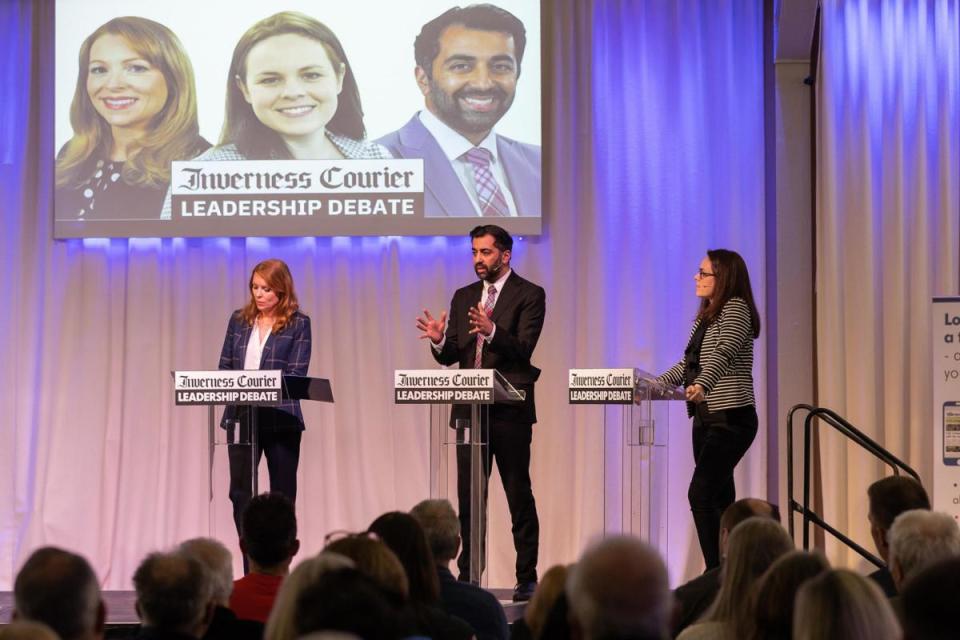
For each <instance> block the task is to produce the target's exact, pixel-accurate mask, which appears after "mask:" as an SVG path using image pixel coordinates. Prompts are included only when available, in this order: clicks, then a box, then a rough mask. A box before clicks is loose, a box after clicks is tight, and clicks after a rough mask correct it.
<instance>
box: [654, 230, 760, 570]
mask: <svg viewBox="0 0 960 640" xmlns="http://www.w3.org/2000/svg"><path fill="white" fill-rule="evenodd" d="M694 281H695V282H696V285H697V286H696V294H697V297H698V298H700V308H699V310H698V311H697V317H696V319H695V320H694V323H693V330H692V331H691V334H690V341H689V342H688V343H687V348H686V350H685V351H684V355H683V358H682V359H681V360H680V361H679V362H678V363H677V364H675V365H674V366H673V367H671V368H670V370H669V371H667V372H666V373H664V374H663V375H661V376H659V378H658V379H659V380H660V381H661V382H664V383H666V384H670V385H674V386H680V385H682V386H683V387H684V389H685V391H686V396H687V414H688V415H689V416H690V417H692V418H693V459H694V463H695V465H696V466H695V467H694V470H693V479H692V480H691V481H690V489H689V491H688V494H687V495H688V499H689V500H690V510H691V511H692V512H693V521H694V524H695V525H696V527H697V537H698V538H699V540H700V549H701V550H702V551H703V559H704V561H705V562H706V565H707V569H712V568H714V567H718V566H719V565H720V551H719V538H720V515H721V514H722V513H723V511H724V509H726V508H727V507H728V506H730V505H731V504H733V502H734V500H736V490H735V488H734V484H733V470H734V467H736V466H737V463H738V462H739V461H740V458H742V457H743V454H744V453H746V452H747V449H749V448H750V444H751V443H752V442H753V439H754V437H755V436H756V435H757V410H756V406H755V405H756V402H755V400H754V396H753V341H754V340H755V339H756V338H757V337H758V336H759V335H760V315H759V314H758V313H757V307H756V305H755V304H754V302H753V291H752V290H751V288H750V275H749V274H748V273H747V265H746V264H745V263H744V261H743V258H741V257H740V255H739V254H737V253H736V252H734V251H729V250H727V249H713V250H711V251H707V257H705V258H704V259H703V261H702V262H701V263H700V269H699V270H698V271H697V273H696V274H694Z"/></svg>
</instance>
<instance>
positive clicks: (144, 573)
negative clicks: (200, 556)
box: [133, 551, 214, 638]
mask: <svg viewBox="0 0 960 640" xmlns="http://www.w3.org/2000/svg"><path fill="white" fill-rule="evenodd" d="M133 586H134V589H136V592H137V602H136V609H137V615H139V616H140V621H141V622H142V623H143V626H144V627H150V628H152V629H156V630H158V631H161V632H168V633H170V632H173V633H181V634H184V635H188V636H194V637H196V638H201V637H203V634H204V632H205V631H206V629H207V627H208V626H209V624H210V621H211V620H212V618H213V610H214V606H213V602H212V598H211V594H212V592H213V589H212V585H211V579H210V577H209V575H208V574H207V572H206V570H205V569H204V567H203V565H202V564H201V563H200V562H199V561H198V560H196V559H195V558H193V557H191V556H189V555H187V554H185V553H181V552H179V551H172V552H168V553H161V552H157V553H151V554H150V555H148V556H147V557H146V558H144V560H143V562H141V563H140V566H139V567H137V570H136V571H135V572H134V574H133Z"/></svg>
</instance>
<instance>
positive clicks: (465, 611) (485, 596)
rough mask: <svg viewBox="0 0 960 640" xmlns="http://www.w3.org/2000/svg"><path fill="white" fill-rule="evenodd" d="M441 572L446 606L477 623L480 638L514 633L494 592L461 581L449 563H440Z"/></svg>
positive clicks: (493, 639) (502, 638)
mask: <svg viewBox="0 0 960 640" xmlns="http://www.w3.org/2000/svg"><path fill="white" fill-rule="evenodd" d="M437 575H438V577H439V578H440V604H441V605H442V606H443V610H444V611H446V612H447V613H449V614H450V615H454V616H457V617H458V618H460V619H461V620H465V621H466V622H467V623H468V624H469V625H470V626H471V627H473V630H474V632H476V634H477V640H507V638H509V637H510V631H509V630H508V627H507V617H506V616H505V615H504V613H503V607H502V606H500V603H499V602H498V601H497V599H496V598H495V597H494V596H493V594H492V593H490V592H489V591H484V590H483V589H481V588H480V587H478V586H476V585H472V584H470V583H469V582H460V581H458V580H457V579H456V578H454V577H453V574H452V573H450V570H449V569H447V568H446V567H437Z"/></svg>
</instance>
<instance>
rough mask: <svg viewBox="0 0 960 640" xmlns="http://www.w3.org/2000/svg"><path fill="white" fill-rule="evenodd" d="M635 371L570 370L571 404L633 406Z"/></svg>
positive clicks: (569, 391)
mask: <svg viewBox="0 0 960 640" xmlns="http://www.w3.org/2000/svg"><path fill="white" fill-rule="evenodd" d="M635 382H636V380H635V378H634V375H633V369H570V377H569V379H568V381H567V389H568V393H569V395H570V404H632V403H633V390H634V385H635Z"/></svg>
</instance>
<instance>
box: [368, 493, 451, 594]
mask: <svg viewBox="0 0 960 640" xmlns="http://www.w3.org/2000/svg"><path fill="white" fill-rule="evenodd" d="M369 531H370V532H371V533H375V534H377V535H378V536H379V537H380V540H382V541H383V543H384V544H385V545H387V546H388V547H389V548H390V550H391V551H393V552H394V553H395V554H397V558H399V559H400V563H401V564H402V565H403V569H404V571H406V573H407V580H408V581H409V582H410V600H411V602H413V603H415V604H423V605H428V606H430V605H436V604H438V603H439V601H440V580H439V578H438V576H437V566H436V563H435V562H434V559H433V552H432V551H430V545H429V544H428V543H427V536H426V534H425V533H424V532H423V527H421V526H420V523H419V522H417V520H416V519H415V518H414V517H413V516H411V515H410V514H408V513H403V512H402V511H391V512H388V513H385V514H383V515H382V516H380V517H379V518H377V519H376V520H374V521H373V523H371V525H370V529H369Z"/></svg>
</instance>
